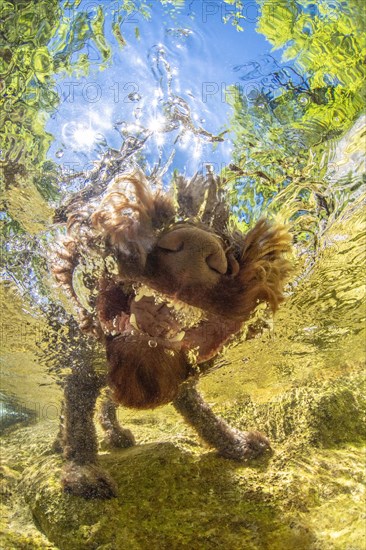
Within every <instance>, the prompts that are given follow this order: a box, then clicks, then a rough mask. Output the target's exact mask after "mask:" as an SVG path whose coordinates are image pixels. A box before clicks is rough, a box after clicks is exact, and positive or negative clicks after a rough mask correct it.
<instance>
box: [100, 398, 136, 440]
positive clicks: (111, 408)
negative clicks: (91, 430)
mask: <svg viewBox="0 0 366 550" xmlns="http://www.w3.org/2000/svg"><path fill="white" fill-rule="evenodd" d="M99 422H100V425H101V426H102V428H103V430H104V433H105V435H104V445H106V446H107V447H111V448H119V449H126V448H127V447H132V446H133V445H135V443H136V442H135V438H134V436H133V433H132V432H131V431H130V430H128V429H127V428H122V426H121V425H120V424H119V422H118V418H117V405H116V404H115V403H114V401H113V399H112V396H111V391H110V389H109V388H107V389H106V391H105V392H104V395H103V397H102V400H101V404H100V409H99Z"/></svg>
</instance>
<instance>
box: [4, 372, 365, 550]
mask: <svg viewBox="0 0 366 550" xmlns="http://www.w3.org/2000/svg"><path fill="white" fill-rule="evenodd" d="M361 380H362V378H361V375H360V374H352V375H349V376H344V377H343V378H340V379H338V380H337V381H327V382H325V381H323V382H319V383H314V384H313V385H311V384H310V383H309V384H304V385H303V386H302V387H298V388H293V389H292V390H290V391H288V392H285V393H284V394H283V395H282V396H281V397H276V398H275V399H273V400H272V401H270V402H268V403H263V404H255V403H252V402H251V401H249V400H247V402H246V403H244V402H237V403H234V404H232V405H231V407H230V406H228V405H226V406H221V407H219V409H218V412H219V413H221V414H222V416H225V417H226V418H228V419H229V420H230V421H231V423H232V424H233V425H235V426H237V427H248V425H250V424H253V425H257V426H258V427H260V428H261V429H263V430H264V431H267V433H269V435H271V438H272V446H273V453H272V454H270V455H268V456H267V457H264V458H262V459H260V460H253V461H249V462H246V463H237V462H234V461H231V460H226V459H223V458H220V457H218V456H217V454H216V452H214V451H211V450H210V449H207V448H204V447H202V446H200V445H199V444H198V442H197V439H196V438H195V436H194V434H193V432H191V430H190V428H188V427H186V426H185V424H184V423H183V422H182V420H181V419H180V417H179V416H178V415H177V414H176V413H175V412H174V411H173V409H172V408H171V407H164V408H162V409H159V410H158V411H157V413H153V412H152V413H146V415H145V416H142V413H139V414H140V416H138V415H137V416H136V417H135V414H134V413H133V412H130V413H129V416H128V420H129V422H128V424H129V426H130V427H131V424H134V425H135V426H134V429H133V431H134V434H135V436H136V439H137V440H138V441H140V442H141V443H140V444H139V445H137V446H136V447H133V448H130V449H125V450H113V451H103V452H101V454H100V463H101V466H102V467H103V468H104V469H105V470H106V471H107V472H108V473H109V474H110V475H111V476H112V477H113V479H114V480H115V481H116V483H117V486H118V497H117V498H114V499H111V500H107V501H100V500H83V499H81V498H78V497H73V496H70V495H67V494H64V493H63V492H62V490H61V484H60V470H61V467H62V458H61V457H60V456H59V455H55V454H52V453H51V452H50V450H49V449H50V448H51V443H52V440H53V437H54V434H55V432H56V428H57V426H56V425H55V423H52V422H49V423H39V424H36V425H34V426H29V427H26V428H22V429H20V430H19V429H18V430H17V431H15V432H13V433H10V434H9V435H7V436H6V437H5V438H4V443H3V452H4V457H5V469H4V474H3V477H4V479H5V483H6V484H7V487H9V490H8V492H7V498H6V499H5V509H6V520H7V521H6V522H5V526H4V529H5V534H4V537H5V538H4V540H5V542H4V543H3V546H4V548H19V549H23V548H25V549H28V548H56V549H60V550H69V549H70V550H71V549H72V550H78V549H88V550H92V549H103V550H117V549H118V550H119V549H132V550H133V549H135V548H136V549H149V550H150V549H155V548H157V549H159V550H160V549H164V548H169V549H170V548H172V549H188V548H189V549H193V550H194V549H197V550H198V549H206V548H207V549H210V548H215V549H216V548H230V549H231V548H232V549H234V550H235V549H245V550H247V549H248V550H269V549H270V550H345V549H349V550H350V549H352V550H363V549H364V547H365V543H366V539H365V534H364V505H363V502H364V501H363V495H364V491H363V490H364V477H365V474H364V450H363V449H362V448H361V447H360V442H361V439H362V429H361V424H360V420H361V416H362V414H363V410H364V401H363V391H362V384H361ZM220 409H221V410H220ZM328 418H329V421H328ZM125 420H126V419H125ZM27 514H28V515H27ZM32 518H33V522H34V523H32ZM25 532H26V533H27V535H26V536H25V535H24V533H25ZM45 536H46V537H47V538H45ZM32 544H33V546H32Z"/></svg>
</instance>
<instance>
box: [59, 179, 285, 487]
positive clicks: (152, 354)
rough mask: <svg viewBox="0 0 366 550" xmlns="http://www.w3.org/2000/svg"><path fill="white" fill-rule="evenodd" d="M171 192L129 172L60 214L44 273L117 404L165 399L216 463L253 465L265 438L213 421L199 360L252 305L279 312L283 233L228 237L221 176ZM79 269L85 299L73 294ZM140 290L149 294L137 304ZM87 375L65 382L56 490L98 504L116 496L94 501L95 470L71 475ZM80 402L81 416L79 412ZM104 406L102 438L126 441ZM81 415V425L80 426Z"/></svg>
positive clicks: (89, 456) (92, 394) (266, 226)
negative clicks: (99, 362) (87, 340)
mask: <svg viewBox="0 0 366 550" xmlns="http://www.w3.org/2000/svg"><path fill="white" fill-rule="evenodd" d="M174 189H175V195H169V194H167V193H163V192H162V190H161V189H160V188H156V189H155V190H153V189H152V186H150V184H149V181H148V179H147V178H146V177H145V176H144V174H143V173H142V172H141V171H135V172H133V173H128V174H123V175H119V176H118V177H116V178H115V179H114V180H113V181H112V182H111V183H110V185H109V186H108V188H107V189H106V190H105V192H104V194H103V196H102V197H100V198H95V197H94V198H91V199H90V200H89V201H88V202H86V203H85V202H82V201H78V200H77V199H75V200H73V201H71V202H70V205H69V207H68V208H67V209H66V210H65V209H64V211H63V214H64V215H65V217H66V219H67V228H66V236H65V237H64V238H63V239H62V241H61V242H60V243H59V245H58V248H56V250H55V251H54V260H53V268H52V271H53V274H54V276H55V278H56V280H57V282H58V283H59V284H60V285H61V286H62V287H63V288H64V289H65V290H66V292H67V293H68V295H69V297H70V299H71V301H72V302H73V303H74V306H75V311H76V314H77V315H78V317H79V325H80V328H81V330H82V331H83V332H85V333H87V334H90V335H92V336H94V337H96V338H97V339H98V340H99V341H100V342H102V344H103V345H104V346H105V348H106V357H107V363H108V365H109V384H110V387H111V388H112V390H113V391H114V399H115V401H116V402H117V403H120V404H123V405H124V406H127V407H133V408H153V407H156V406H160V405H162V404H165V403H169V402H173V404H174V405H175V407H176V408H177V410H179V411H180V412H181V413H182V414H183V416H184V417H185V418H186V420H187V421H188V422H189V423H190V424H191V425H193V426H194V427H195V428H196V429H197V431H198V433H199V435H200V436H201V437H202V438H203V439H204V440H205V441H206V442H207V443H209V444H210V445H212V446H214V447H216V448H217V449H218V450H219V452H220V453H221V454H222V455H223V456H227V457H229V458H236V459H242V458H247V457H250V456H255V455H257V454H260V453H261V452H263V450H265V449H266V448H268V445H269V444H268V441H267V440H266V438H265V437H264V436H262V435H261V434H257V433H256V432H255V433H250V434H248V433H244V434H242V433H240V432H238V431H237V430H233V429H232V428H230V427H229V426H228V425H227V424H226V423H224V422H223V421H222V420H220V419H218V418H217V417H216V416H215V415H214V413H213V412H212V411H211V410H210V409H209V408H208V406H207V405H206V404H205V403H204V402H203V400H202V398H201V397H200V396H199V394H198V393H197V391H196V390H195V388H194V387H193V384H194V380H195V378H196V377H195V373H196V372H197V369H196V368H195V362H196V363H197V364H202V365H204V364H206V363H207V362H208V361H212V360H213V359H214V357H215V356H216V355H217V353H218V352H219V351H220V349H222V346H223V345H224V344H225V342H227V341H228V340H229V339H230V338H231V337H233V335H235V334H237V333H238V332H240V330H241V329H242V327H243V323H244V322H246V321H248V319H250V317H251V315H252V313H253V311H254V310H255V308H256V306H257V305H258V303H260V302H266V303H267V304H268V305H269V307H270V309H271V310H272V311H273V312H275V311H276V310H277V308H278V306H279V304H280V303H281V302H282V301H283V299H284V297H283V286H284V283H285V281H286V278H287V277H288V274H289V272H290V269H291V266H290V262H289V261H288V259H287V257H286V256H287V253H288V252H289V251H290V249H291V237H290V235H289V233H288V231H287V229H286V228H285V227H283V226H281V225H276V224H271V223H269V222H268V221H267V220H264V219H262V220H260V221H259V222H258V223H257V224H256V225H255V226H254V227H253V229H251V230H250V231H249V232H248V233H247V234H245V235H244V234H243V233H241V232H240V231H239V230H238V229H237V228H233V226H232V224H231V223H229V209H228V206H227V203H226V200H225V193H224V190H223V188H222V185H221V182H220V179H219V178H217V177H215V176H214V175H213V174H208V176H207V177H206V178H203V177H202V176H195V177H194V178H193V179H192V180H191V181H187V180H185V179H184V178H183V177H181V176H179V177H177V178H176V179H175V182H174ZM78 270H81V273H82V277H81V278H82V281H83V284H84V287H85V289H86V290H87V298H85V296H84V297H83V298H81V296H80V291H79V292H78V289H77V288H75V287H76V274H77V271H78ZM136 285H137V287H136ZM141 285H143V286H141ZM136 288H140V289H141V288H148V289H150V290H149V292H148V293H147V294H146V295H145V294H143V295H142V296H140V295H139V291H138V290H136ZM151 296H152V297H151ZM154 296H155V297H154ZM177 304H178V305H179V307H180V306H181V305H182V304H185V307H188V308H190V307H191V308H192V307H193V308H195V309H194V310H189V309H188V310H187V311H188V312H190V313H189V314H188V315H186V317H187V318H189V317H190V315H193V313H192V312H194V311H196V310H197V311H199V312H201V313H200V315H201V317H200V318H197V320H195V321H194V322H193V321H192V323H191V325H189V324H188V325H186V324H185V323H186V322H187V321H186V320H184V321H182V319H181V318H180V317H179V314H178V313H177V311H175V307H176V306H177ZM197 308H198V309H197ZM202 312H203V313H202ZM193 351H194V352H195V355H193V356H194V357H195V359H194V360H192V357H193V356H192V352H193ZM88 369H89V370H90V368H89V367H88V368H86V369H85V372H84V373H83V372H79V373H78V374H77V373H74V374H73V375H72V376H71V377H70V379H69V380H68V381H67V382H66V389H65V396H66V407H65V410H66V411H68V419H66V421H65V422H64V429H63V432H62V434H63V435H62V437H61V439H62V446H63V448H64V454H65V457H66V458H67V459H69V460H71V461H72V465H71V466H70V465H69V466H67V468H66V470H65V472H66V473H65V475H64V486H65V489H66V490H68V491H70V492H72V493H74V494H83V495H84V496H101V497H106V496H111V495H112V494H114V489H112V488H111V490H110V494H109V493H108V490H106V487H108V486H110V487H112V484H111V483H109V481H108V478H107V477H106V476H104V475H101V479H102V482H100V491H99V492H98V481H97V478H98V476H96V475H95V468H94V466H93V468H89V467H88V468H87V469H86V470H85V468H84V470H83V472H82V474H80V475H77V467H78V466H77V465H79V466H80V467H84V466H85V464H87V465H89V466H90V464H95V462H96V460H97V459H96V450H95V434H94V432H93V429H92V427H90V414H92V411H93V409H94V403H95V399H96V395H97V394H98V391H99V388H98V389H97V390H96V391H94V390H93V391H92V390H91V388H90V387H89V386H90V378H89V379H88V383H87V384H85V383H84V381H83V380H84V379H85V376H86V373H87V372H89V370H88ZM88 376H89V375H88ZM92 385H93V384H92ZM86 387H89V389H88V390H86V389H85V388H86ZM75 388H77V392H75ZM83 399H84V400H85V399H86V400H87V401H88V403H89V405H88V407H86V406H85V403H84V404H83V405H82V406H80V401H82V400H83ZM105 403H107V404H105V405H104V411H108V414H107V413H105V415H104V417H103V418H104V420H103V423H104V425H105V426H108V430H109V439H110V441H114V442H116V441H123V446H128V445H129V444H133V442H134V440H133V437H132V434H131V437H130V436H129V435H127V436H126V433H127V431H124V430H122V428H120V427H119V426H118V423H117V421H116V418H115V406H114V405H112V404H111V402H110V400H107V401H105ZM108 403H109V404H108ZM85 411H87V413H85ZM84 413H85V414H86V416H87V419H85V418H84V419H82V418H81V417H83V415H84V416H85V414H84ZM106 416H109V418H106ZM82 425H84V426H85V425H87V426H89V428H88V429H87V433H86V435H85V433H84V434H83V435H82V437H81V439H82V440H83V441H84V451H83V450H82V449H81V447H80V445H79V444H78V437H79V436H80V431H81V430H82V427H81V426H82ZM73 432H76V433H73ZM129 433H130V432H128V434H129ZM113 434H115V435H113ZM121 434H124V435H123V437H122V436H121ZM88 438H89V439H88ZM86 439H87V440H88V441H89V443H88V444H86V443H85V440H86ZM93 442H94V443H93ZM85 449H86V451H85ZM67 472H68V473H67ZM83 486H84V489H85V490H83ZM91 487H92V489H91Z"/></svg>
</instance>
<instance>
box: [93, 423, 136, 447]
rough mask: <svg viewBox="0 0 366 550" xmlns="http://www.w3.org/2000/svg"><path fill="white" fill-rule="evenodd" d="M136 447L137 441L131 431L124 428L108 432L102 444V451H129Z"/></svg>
mask: <svg viewBox="0 0 366 550" xmlns="http://www.w3.org/2000/svg"><path fill="white" fill-rule="evenodd" d="M134 445H136V441H135V438H134V436H133V433H132V432H131V430H126V429H122V428H119V429H114V430H108V431H106V432H105V434H104V437H103V440H102V442H101V448H102V449H127V448H128V447H133V446H134Z"/></svg>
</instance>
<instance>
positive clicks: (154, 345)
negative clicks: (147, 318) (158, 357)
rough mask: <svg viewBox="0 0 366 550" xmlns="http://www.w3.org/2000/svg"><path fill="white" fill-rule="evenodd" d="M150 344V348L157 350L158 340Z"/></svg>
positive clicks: (151, 341) (150, 341)
mask: <svg viewBox="0 0 366 550" xmlns="http://www.w3.org/2000/svg"><path fill="white" fill-rule="evenodd" d="M148 344H149V347H150V348H156V346H157V345H158V343H157V341H156V340H149V341H148Z"/></svg>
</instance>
